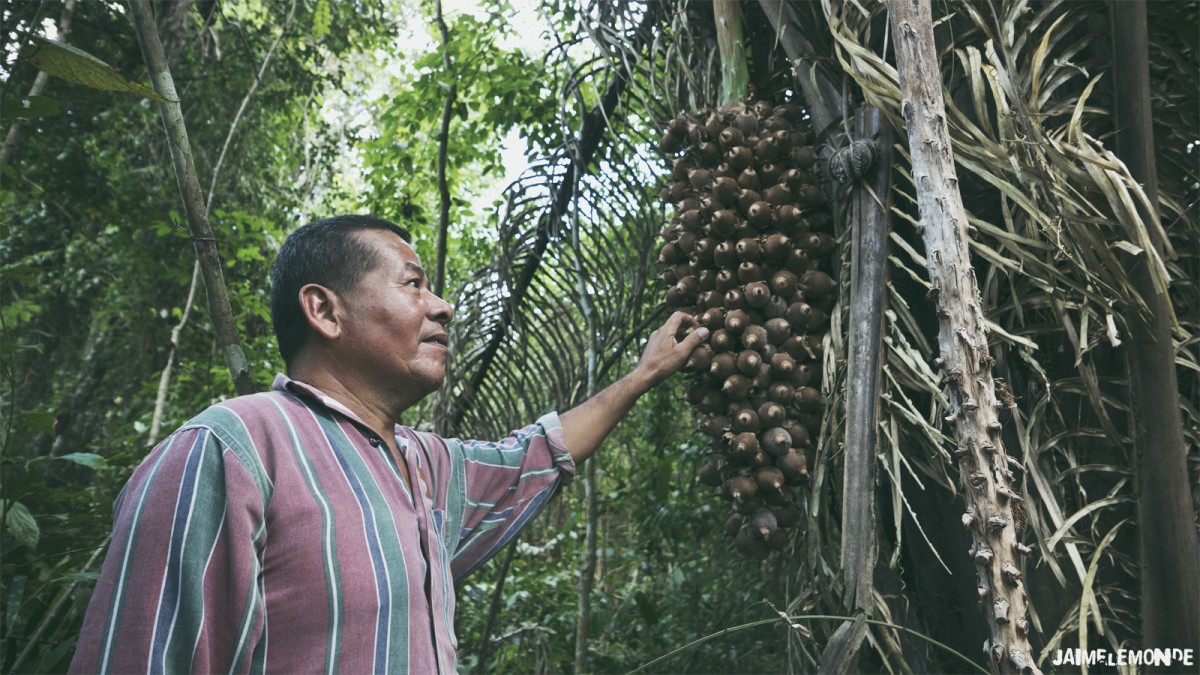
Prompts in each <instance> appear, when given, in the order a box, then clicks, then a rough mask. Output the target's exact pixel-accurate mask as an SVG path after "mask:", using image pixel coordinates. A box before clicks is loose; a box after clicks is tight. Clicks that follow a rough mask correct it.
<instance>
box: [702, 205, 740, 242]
mask: <svg viewBox="0 0 1200 675" xmlns="http://www.w3.org/2000/svg"><path fill="white" fill-rule="evenodd" d="M737 224H738V216H737V214H736V213H734V212H733V211H729V210H727V209H721V210H718V211H714V212H713V214H712V220H711V221H709V227H710V228H711V229H712V233H713V234H714V235H716V236H718V237H728V236H729V235H731V234H733V230H734V228H736V227H737Z"/></svg>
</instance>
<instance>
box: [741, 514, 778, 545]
mask: <svg viewBox="0 0 1200 675" xmlns="http://www.w3.org/2000/svg"><path fill="white" fill-rule="evenodd" d="M745 527H749V529H751V530H753V531H754V533H755V534H757V535H758V536H760V537H762V539H763V541H766V540H767V537H769V536H771V533H772V532H774V531H775V530H778V529H779V523H777V522H776V521H775V514H774V513H772V512H771V511H770V509H760V510H758V511H755V512H754V513H753V514H751V515H750V518H749V519H747V520H746V525H745Z"/></svg>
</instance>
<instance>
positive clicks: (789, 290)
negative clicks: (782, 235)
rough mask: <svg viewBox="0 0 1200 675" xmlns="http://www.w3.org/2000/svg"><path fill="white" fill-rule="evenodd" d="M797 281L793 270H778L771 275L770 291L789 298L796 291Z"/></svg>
mask: <svg viewBox="0 0 1200 675" xmlns="http://www.w3.org/2000/svg"><path fill="white" fill-rule="evenodd" d="M789 253H790V251H789ZM797 283H799V282H798V281H797V279H796V274H795V273H794V272H789V271H788V270H779V271H778V272H776V273H775V274H773V275H771V292H772V293H774V294H775V295H778V296H780V297H784V298H790V297H791V296H792V294H793V293H795V292H796V285H797Z"/></svg>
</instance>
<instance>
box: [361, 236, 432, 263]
mask: <svg viewBox="0 0 1200 675" xmlns="http://www.w3.org/2000/svg"><path fill="white" fill-rule="evenodd" d="M354 234H355V236H358V237H361V238H362V239H363V241H364V242H367V243H368V244H369V245H370V246H371V247H372V248H374V249H375V251H376V252H378V253H384V254H386V253H389V252H390V253H393V254H395V256H396V257H397V258H398V262H399V263H401V264H403V265H404V266H405V267H410V268H413V269H415V270H416V271H418V272H421V273H424V271H425V268H424V267H423V266H422V265H421V257H420V256H418V255H417V251H416V249H414V248H413V247H412V245H411V244H409V243H408V242H406V241H404V240H403V239H401V238H400V236H399V235H397V234H396V233H395V232H390V231H388V230H359V231H358V232H355V233H354Z"/></svg>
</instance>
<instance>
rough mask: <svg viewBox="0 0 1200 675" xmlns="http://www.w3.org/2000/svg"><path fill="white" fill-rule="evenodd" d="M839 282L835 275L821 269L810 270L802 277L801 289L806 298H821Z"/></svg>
mask: <svg viewBox="0 0 1200 675" xmlns="http://www.w3.org/2000/svg"><path fill="white" fill-rule="evenodd" d="M836 285H837V282H836V281H834V280H833V277H831V276H829V275H828V274H825V273H824V272H821V271H819V270H809V271H807V272H805V273H804V275H803V276H801V277H800V290H802V291H804V296H805V297H806V298H821V297H824V296H826V295H829V293H830V292H831V291H832V290H833V287H834V286H836Z"/></svg>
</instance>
